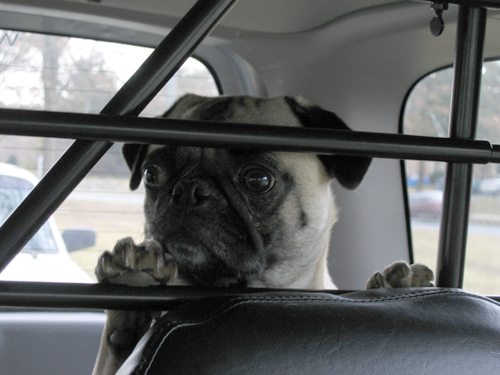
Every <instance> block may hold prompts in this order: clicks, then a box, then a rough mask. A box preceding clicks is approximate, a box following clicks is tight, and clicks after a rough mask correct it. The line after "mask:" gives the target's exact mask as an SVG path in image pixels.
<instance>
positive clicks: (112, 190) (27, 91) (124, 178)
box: [0, 30, 219, 282]
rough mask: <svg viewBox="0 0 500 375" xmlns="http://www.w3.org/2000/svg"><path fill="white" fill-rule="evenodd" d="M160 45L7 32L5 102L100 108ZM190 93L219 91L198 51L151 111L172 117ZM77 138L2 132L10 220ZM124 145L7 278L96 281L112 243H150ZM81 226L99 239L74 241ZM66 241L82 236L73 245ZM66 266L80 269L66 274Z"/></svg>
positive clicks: (1, 85)
mask: <svg viewBox="0 0 500 375" xmlns="http://www.w3.org/2000/svg"><path fill="white" fill-rule="evenodd" d="M151 52H152V49H151V48H143V47H137V46H130V45H123V44H117V43H109V42H102V41H95V40H84V39H78V38H68V37H60V36H49V35H41V34H34V33H25V32H17V31H9V30H0V107H1V108H12V109H31V110H48V111H64V112H78V113H99V112H100V111H101V109H102V108H103V107H104V106H105V105H106V104H107V102H108V101H109V100H110V99H111V98H112V97H113V95H114V94H115V93H116V92H117V91H118V89H119V88H120V87H121V86H122V85H123V83H125V82H126V81H127V80H128V78H129V77H130V76H131V75H132V74H133V73H134V72H135V71H136V70H137V68H138V67H139V66H140V65H141V63H142V62H143V61H144V60H145V59H146V58H147V57H148V56H149V54H150V53H151ZM188 92H189V93H195V94H199V95H207V96H212V95H218V94H219V91H218V88H217V84H216V81H215V79H214V77H213V76H212V74H211V73H210V71H209V69H208V68H207V67H206V66H205V65H204V64H202V63H201V62H200V61H198V60H196V59H194V58H190V59H188V61H186V63H185V64H184V65H183V66H182V67H181V68H180V69H179V71H178V72H177V73H176V74H175V75H174V77H172V79H171V80H170V81H169V82H168V84H167V85H165V87H164V88H163V89H162V90H161V91H160V93H158V95H157V96H156V97H155V98H154V99H153V101H152V102H151V103H150V104H149V105H148V107H147V108H146V109H145V110H144V111H143V112H142V114H141V116H148V117H151V116H158V115H162V114H163V113H164V112H165V111H166V110H167V109H168V108H169V107H170V105H171V104H172V103H173V102H174V101H175V100H176V99H177V98H178V97H180V96H182V95H183V94H186V93H188ZM72 143H73V141H72V140H65V139H54V138H38V137H18V136H8V135H0V195H1V196H2V197H4V198H3V199H2V200H1V202H0V215H1V216H0V222H3V221H4V220H5V219H6V217H7V216H8V215H9V214H10V212H11V211H12V210H13V209H14V207H16V206H17V204H19V202H20V199H21V198H22V197H24V196H25V195H26V194H27V193H28V192H29V191H30V190H31V188H32V187H33V186H34V185H35V184H36V183H37V181H38V179H39V178H41V177H42V176H43V175H44V173H45V172H46V171H47V170H48V169H50V167H51V166H52V165H53V164H54V162H55V161H56V160H57V159H58V158H59V157H60V156H61V155H62V154H63V153H64V151H65V150H66V149H67V148H68V147H69V146H70V145H71V144H72ZM121 146H122V144H115V145H114V146H113V147H112V148H111V150H110V151H108V153H107V154H106V155H105V156H104V157H103V158H102V159H101V160H100V162H99V163H98V164H97V165H96V166H95V167H94V169H93V170H92V171H91V172H90V174H89V175H88V176H87V177H86V178H85V179H84V180H83V181H82V183H81V184H80V185H79V186H78V187H77V189H76V190H75V192H73V194H71V195H70V197H69V199H67V200H66V201H65V202H64V203H63V204H62V206H61V207H60V208H59V209H58V210H57V211H56V212H55V214H54V215H53V218H52V219H51V221H50V222H47V224H46V225H45V226H44V228H42V230H41V231H40V233H39V234H37V235H36V236H35V237H34V238H33V240H32V241H30V243H29V244H28V245H27V246H26V248H25V249H24V250H23V252H21V253H20V254H19V255H18V256H17V257H16V259H15V260H14V261H13V262H12V263H11V264H10V265H9V267H7V269H6V270H5V271H4V272H2V273H1V274H0V279H9V280H41V281H76V282H79V281H89V282H90V281H91V280H94V279H95V278H94V274H93V273H94V268H95V265H96V262H97V258H98V256H99V255H100V254H101V253H102V251H103V250H111V249H112V247H113V246H114V243H115V242H116V240H117V239H120V238H122V237H126V236H131V237H134V238H135V239H136V240H137V241H141V239H142V234H143V221H144V218H143V213H142V203H143V197H144V190H143V189H142V188H139V189H138V190H137V191H134V192H131V191H130V190H129V188H128V178H129V171H128V168H127V166H126V164H125V162H124V161H123V159H122V156H121ZM14 166H16V167H17V168H16V167H14ZM75 232H76V233H82V232H83V233H84V234H86V235H88V236H87V237H86V238H87V239H88V238H91V237H92V233H94V234H95V244H94V245H93V246H90V247H88V246H87V247H86V248H83V249H76V250H75V247H76V248H78V244H77V245H75V244H74V241H71V240H72V239H73V240H74V234H75ZM61 233H63V234H64V235H63V236H61ZM64 240H66V241H69V242H72V244H70V243H69V242H68V246H67V247H66V246H65V244H64ZM83 244H85V245H88V244H89V242H88V241H83V243H82V246H83ZM56 258H57V259H56ZM73 266H75V267H77V268H78V270H83V271H84V272H85V274H84V275H82V273H81V272H77V271H75V270H76V268H74V269H73V268H71V267H73ZM64 268H66V269H72V270H73V271H74V272H63V271H62V269H64ZM34 269H37V271H36V272H34V271H33V270H34Z"/></svg>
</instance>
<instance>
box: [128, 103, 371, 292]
mask: <svg viewBox="0 0 500 375" xmlns="http://www.w3.org/2000/svg"><path fill="white" fill-rule="evenodd" d="M165 116H166V117H168V118H178V119H190V120H210V121H226V122H238V123H250V124H252V123H255V124H269V125H283V126H316V127H325V126H328V127H331V128H337V129H344V130H348V128H347V127H346V126H345V124H344V123H343V122H342V121H341V120H340V119H338V117H336V116H335V115H334V114H333V113H331V112H327V111H325V110H323V109H321V108H319V107H317V106H313V105H311V104H309V103H306V102H305V100H303V99H300V98H299V99H294V98H273V99H257V98H251V97H218V98H204V97H199V96H194V95H188V96H185V97H183V98H181V99H180V100H179V101H178V102H177V103H176V104H175V105H174V106H173V107H172V108H171V110H169V111H168V112H167V113H166V114H165ZM207 126H209V125H207ZM124 155H125V158H126V160H127V163H128V165H129V166H130V168H131V170H132V179H131V188H132V189H135V188H137V186H138V185H139V183H140V180H141V177H142V176H143V177H144V183H145V186H146V192H147V193H146V201H145V215H146V226H145V231H146V236H147V237H148V238H152V239H155V240H156V241H158V242H160V243H161V245H162V246H163V248H164V250H165V251H167V252H169V253H170V254H171V255H172V256H173V258H174V259H175V261H176V263H177V266H178V270H179V274H180V276H181V277H182V278H183V279H185V280H186V281H188V282H189V283H193V284H198V285H221V286H228V285H243V286H247V285H248V286H267V287H314V286H317V284H318V283H322V282H323V280H322V279H323V278H324V277H325V275H324V272H326V253H327V251H328V243H329V233H330V229H331V227H332V225H333V223H334V222H335V220H336V208H335V206H334V202H333V194H332V192H331V190H330V182H331V180H332V178H337V179H338V180H339V182H340V183H341V184H342V185H344V186H345V187H348V188H354V187H356V186H357V185H358V184H359V183H360V181H361V179H362V177H363V175H364V173H365V172H366V169H367V168H368V166H369V164H370V159H368V158H361V157H346V156H340V155H329V156H321V157H320V158H318V157H317V156H315V155H312V154H298V153H284V152H268V153H264V152H257V151H248V150H238V149H230V150H228V149H214V148H195V147H174V146H158V145H151V146H140V145H125V146H124Z"/></svg>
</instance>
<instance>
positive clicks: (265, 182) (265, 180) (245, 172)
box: [240, 166, 276, 194]
mask: <svg viewBox="0 0 500 375" xmlns="http://www.w3.org/2000/svg"><path fill="white" fill-rule="evenodd" d="M275 182H276V181H275V179H274V176H273V175H272V174H271V172H269V171H268V170H266V169H264V168H261V167H255V166H251V167H246V168H244V169H242V170H241V173H240V184H241V185H242V186H243V187H244V188H245V189H247V190H248V191H249V192H251V193H254V194H264V193H267V192H268V191H269V190H271V189H272V188H273V187H274V183H275Z"/></svg>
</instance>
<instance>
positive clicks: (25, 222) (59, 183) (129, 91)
mask: <svg viewBox="0 0 500 375" xmlns="http://www.w3.org/2000/svg"><path fill="white" fill-rule="evenodd" d="M236 1H237V0H199V1H198V2H197V3H196V4H195V5H194V6H193V7H192V8H191V10H190V11H189V12H188V13H187V14H186V16H185V17H184V18H183V19H182V20H181V21H180V22H179V24H178V25H177V26H176V27H175V28H174V29H173V30H172V31H171V32H170V33H169V34H168V35H167V37H166V38H165V39H164V40H163V41H162V43H161V44H160V45H159V46H158V47H157V49H155V51H154V52H153V53H152V54H151V55H150V57H149V58H148V59H147V60H146V61H145V62H144V64H143V65H142V66H141V68H139V70H138V71H137V72H136V73H135V74H134V75H133V76H132V78H130V80H129V81H128V82H127V83H126V84H125V85H124V86H123V87H122V88H121V89H120V90H119V92H118V93H117V94H116V95H115V97H113V99H111V101H110V102H109V103H108V105H106V107H105V108H104V109H103V110H102V113H104V114H116V115H124V114H132V115H134V114H135V115H137V114H139V113H140V112H141V111H142V109H144V107H145V106H146V105H147V103H148V102H149V100H150V99H151V98H152V97H153V96H154V95H156V93H157V92H158V91H159V90H160V89H161V88H162V87H163V86H164V84H165V83H166V82H167V81H168V79H169V78H170V77H171V76H172V75H173V74H174V73H175V71H176V69H178V68H179V67H180V66H181V65H182V63H183V62H184V61H185V60H186V59H187V58H188V57H189V56H190V54H191V52H192V51H193V50H194V49H195V48H196V46H198V44H199V43H200V42H201V41H202V40H203V38H204V37H205V36H206V35H207V34H208V33H210V31H211V30H212V29H213V28H214V27H215V26H216V25H217V24H218V22H219V21H220V19H221V18H222V17H224V15H225V14H226V13H227V12H228V11H229V10H230V9H231V7H232V6H233V5H234V4H235V3H236ZM111 145H112V144H111V143H109V142H102V141H100V142H89V141H76V142H75V143H74V144H73V145H72V146H71V147H70V148H69V149H68V151H67V152H66V153H65V154H64V155H63V156H62V157H61V159H59V160H58V162H57V163H56V164H55V165H54V166H53V167H52V168H51V170H50V171H49V172H48V173H47V174H46V175H45V177H44V178H43V179H42V180H41V181H40V183H39V184H38V185H37V186H36V187H35V189H33V191H32V192H31V193H30V194H29V195H28V196H27V197H26V199H25V200H24V201H23V202H22V203H21V205H20V206H19V207H18V208H17V209H16V210H15V211H14V212H13V213H12V214H11V215H10V216H9V218H8V219H7V220H6V221H5V223H4V224H3V225H2V227H1V228H0V271H1V270H3V269H4V268H5V267H6V266H7V264H8V263H9V262H10V261H11V260H12V259H13V258H14V257H15V256H16V255H17V253H18V252H19V251H20V250H21V249H22V247H23V246H24V245H25V244H26V243H27V242H28V241H29V240H30V238H31V237H32V236H33V235H34V234H35V233H36V232H37V231H38V229H40V227H41V226H42V225H43V223H44V222H45V221H46V220H47V219H48V218H49V217H50V215H52V213H53V212H54V211H55V210H56V209H57V207H59V205H60V204H61V203H62V202H64V200H65V199H66V197H67V196H68V195H69V194H70V193H71V191H72V190H73V189H74V188H75V187H76V186H77V185H78V184H79V183H80V181H81V180H82V179H83V178H84V177H85V176H86V174H87V173H88V172H89V171H90V170H91V169H92V167H93V166H94V165H95V164H96V163H97V161H99V159H100V158H101V157H102V156H103V155H104V154H105V153H106V151H107V150H108V149H109V148H110V147H111Z"/></svg>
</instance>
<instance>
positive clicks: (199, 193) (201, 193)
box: [170, 180, 211, 208]
mask: <svg viewBox="0 0 500 375" xmlns="http://www.w3.org/2000/svg"><path fill="white" fill-rule="evenodd" d="M210 196H211V193H210V189H209V187H208V185H207V183H205V182H204V181H200V180H181V181H179V182H178V183H177V184H176V185H175V186H174V189H173V190H172V199H171V201H170V202H171V204H173V205H174V206H175V207H192V208H198V207H203V206H204V205H206V203H207V202H208V199H209V197H210Z"/></svg>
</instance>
